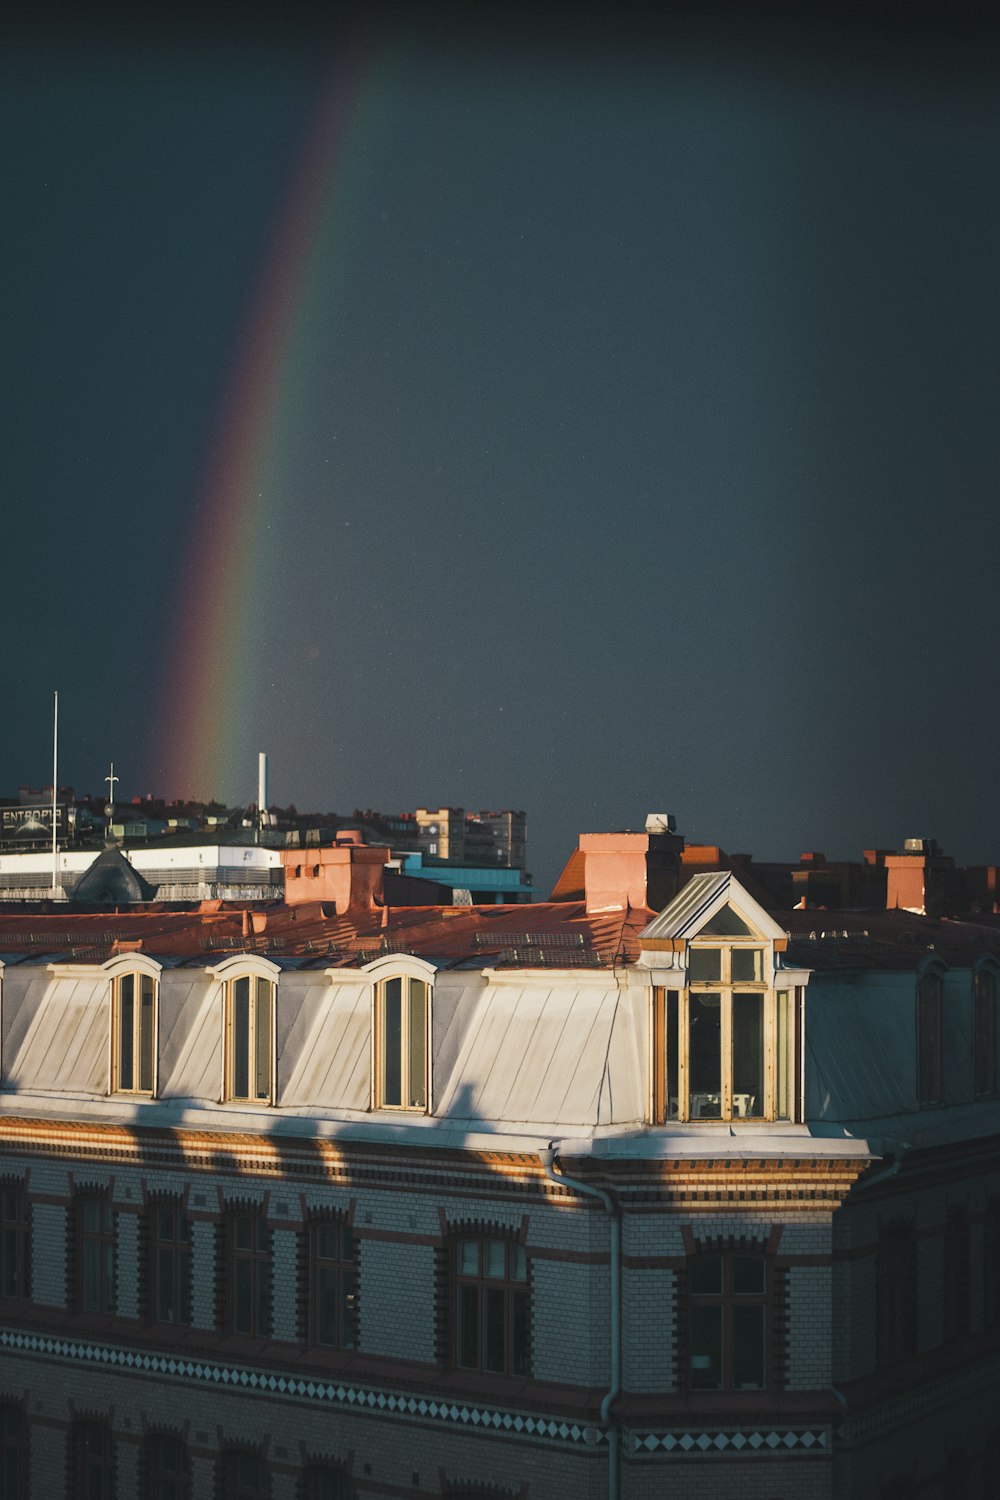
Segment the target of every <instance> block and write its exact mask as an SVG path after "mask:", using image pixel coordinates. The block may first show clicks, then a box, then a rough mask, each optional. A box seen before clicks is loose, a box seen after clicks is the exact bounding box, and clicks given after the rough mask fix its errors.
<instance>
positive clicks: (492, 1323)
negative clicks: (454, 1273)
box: [483, 1287, 507, 1373]
mask: <svg viewBox="0 0 1000 1500" xmlns="http://www.w3.org/2000/svg"><path fill="white" fill-rule="evenodd" d="M484 1296H485V1298H486V1358H485V1360H484V1361H483V1368H484V1369H486V1370H499V1371H500V1372H501V1373H502V1372H503V1368H504V1310H505V1304H506V1301H507V1298H506V1296H505V1295H504V1293H503V1292H502V1291H500V1290H499V1289H498V1288H495V1287H488V1288H487V1289H486V1291H485V1293H484Z"/></svg>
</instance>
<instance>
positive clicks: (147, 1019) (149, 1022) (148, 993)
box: [139, 975, 153, 1094]
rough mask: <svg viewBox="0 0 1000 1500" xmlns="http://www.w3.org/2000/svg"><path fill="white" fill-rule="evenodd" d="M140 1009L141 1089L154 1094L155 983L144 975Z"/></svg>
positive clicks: (141, 985)
mask: <svg viewBox="0 0 1000 1500" xmlns="http://www.w3.org/2000/svg"><path fill="white" fill-rule="evenodd" d="M140 993H141V1000H140V1007H139V1088H140V1089H142V1090H143V1092H144V1093H147V1094H151V1093H152V1092H153V981H152V979H150V978H149V976H148V975H143V977H142V980H141V981H140Z"/></svg>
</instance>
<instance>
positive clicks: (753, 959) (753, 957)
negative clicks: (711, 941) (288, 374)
mask: <svg viewBox="0 0 1000 1500" xmlns="http://www.w3.org/2000/svg"><path fill="white" fill-rule="evenodd" d="M732 961H733V969H732V974H733V983H734V984H760V983H762V982H763V979H764V950H763V948H734V949H733V950H732Z"/></svg>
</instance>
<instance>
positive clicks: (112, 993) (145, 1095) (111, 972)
mask: <svg viewBox="0 0 1000 1500" xmlns="http://www.w3.org/2000/svg"><path fill="white" fill-rule="evenodd" d="M102 967H103V969H104V971H105V973H106V974H107V976H108V980H109V984H108V996H109V1001H110V1024H109V1026H108V1041H109V1050H108V1093H109V1094H114V1095H119V1096H122V1097H124V1098H128V1099H155V1098H156V1096H157V1094H158V1092H159V1054H160V975H161V973H162V969H161V966H160V965H159V964H158V963H156V962H155V961H154V960H153V959H151V958H149V957H147V956H146V955H145V954H142V953H123V954H118V955H116V956H115V957H114V958H113V959H111V960H110V961H109V962H108V963H106V964H104V965H102ZM130 978H131V979H132V980H133V981H137V982H136V983H135V995H134V1000H133V1005H134V1010H133V1018H132V1027H133V1031H132V1040H133V1078H135V1077H136V1076H139V1073H140V1068H139V1063H140V1058H139V1045H140V1036H141V1029H140V1016H141V994H142V981H143V980H144V979H145V980H149V981H150V983H151V984H152V987H153V1025H152V1048H153V1055H152V1059H151V1061H152V1068H151V1073H152V1086H151V1087H150V1088H148V1089H143V1088H139V1087H137V1086H133V1087H132V1088H123V1087H122V1086H121V1081H120V1056H121V1054H120V1049H119V1039H120V1036H121V1010H120V1006H121V986H122V982H123V981H124V980H126V979H130Z"/></svg>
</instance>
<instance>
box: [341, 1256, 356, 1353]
mask: <svg viewBox="0 0 1000 1500" xmlns="http://www.w3.org/2000/svg"><path fill="white" fill-rule="evenodd" d="M357 1300H358V1299H357V1292H356V1290H355V1285H354V1272H353V1271H342V1272H341V1276H340V1346H341V1348H342V1349H353V1348H354V1309H355V1306H356V1303H357Z"/></svg>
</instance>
